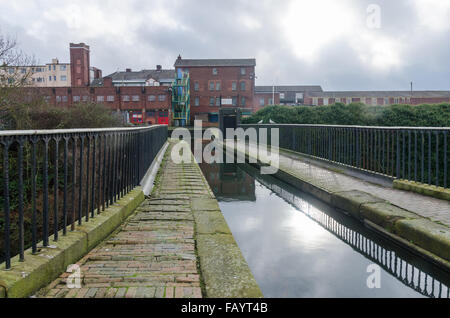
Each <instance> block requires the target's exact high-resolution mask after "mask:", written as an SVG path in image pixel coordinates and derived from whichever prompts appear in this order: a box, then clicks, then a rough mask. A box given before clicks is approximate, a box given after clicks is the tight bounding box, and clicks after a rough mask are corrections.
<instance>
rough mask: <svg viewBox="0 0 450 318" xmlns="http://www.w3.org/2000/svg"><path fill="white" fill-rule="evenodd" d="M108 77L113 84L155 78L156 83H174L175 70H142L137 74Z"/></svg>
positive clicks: (120, 73)
mask: <svg viewBox="0 0 450 318" xmlns="http://www.w3.org/2000/svg"><path fill="white" fill-rule="evenodd" d="M107 77H111V78H112V80H113V82H120V81H143V82H145V81H147V80H148V79H150V78H153V79H154V80H155V81H163V80H166V81H169V80H170V81H172V80H173V79H175V70H160V71H158V70H142V71H137V72H115V73H112V74H110V75H108V76H107Z"/></svg>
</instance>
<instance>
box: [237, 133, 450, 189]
mask: <svg viewBox="0 0 450 318" xmlns="http://www.w3.org/2000/svg"><path fill="white" fill-rule="evenodd" d="M241 127H242V128H244V129H246V128H249V127H253V128H256V129H257V130H258V129H260V128H279V136H280V140H279V147H280V148H285V149H289V150H293V151H296V152H300V153H303V154H306V155H309V156H312V157H316V158H320V159H325V160H328V161H331V162H335V163H339V164H343V165H347V166H350V167H353V168H357V169H363V170H367V171H370V172H375V173H379V174H383V175H387V176H391V177H394V178H397V179H405V180H410V181H416V182H421V183H426V184H429V185H435V186H438V187H443V188H448V184H449V178H450V176H449V173H448V161H449V157H448V135H449V131H450V128H449V127H442V128H438V127H364V126H332V125H329V126H324V125H289V124H285V125H280V124H273V125H241ZM258 135H259V134H258ZM270 140H271V134H270V129H268V144H270Z"/></svg>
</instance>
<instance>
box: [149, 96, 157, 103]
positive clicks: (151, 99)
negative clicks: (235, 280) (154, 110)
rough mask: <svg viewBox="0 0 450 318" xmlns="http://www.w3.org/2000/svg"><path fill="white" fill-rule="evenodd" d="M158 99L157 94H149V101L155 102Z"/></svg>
mask: <svg viewBox="0 0 450 318" xmlns="http://www.w3.org/2000/svg"><path fill="white" fill-rule="evenodd" d="M155 100H156V96H155V95H148V101H149V102H154V101H155Z"/></svg>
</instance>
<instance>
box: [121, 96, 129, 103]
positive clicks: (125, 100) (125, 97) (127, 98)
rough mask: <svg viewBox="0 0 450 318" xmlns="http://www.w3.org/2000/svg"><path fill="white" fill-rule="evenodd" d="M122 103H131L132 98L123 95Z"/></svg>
mask: <svg viewBox="0 0 450 318" xmlns="http://www.w3.org/2000/svg"><path fill="white" fill-rule="evenodd" d="M122 101H124V102H129V101H130V96H128V95H123V96H122Z"/></svg>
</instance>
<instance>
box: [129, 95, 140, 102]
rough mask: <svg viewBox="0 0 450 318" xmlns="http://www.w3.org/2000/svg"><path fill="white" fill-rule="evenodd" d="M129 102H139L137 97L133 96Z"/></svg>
mask: <svg viewBox="0 0 450 318" xmlns="http://www.w3.org/2000/svg"><path fill="white" fill-rule="evenodd" d="M131 100H132V101H133V102H138V101H139V95H133V96H131Z"/></svg>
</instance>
